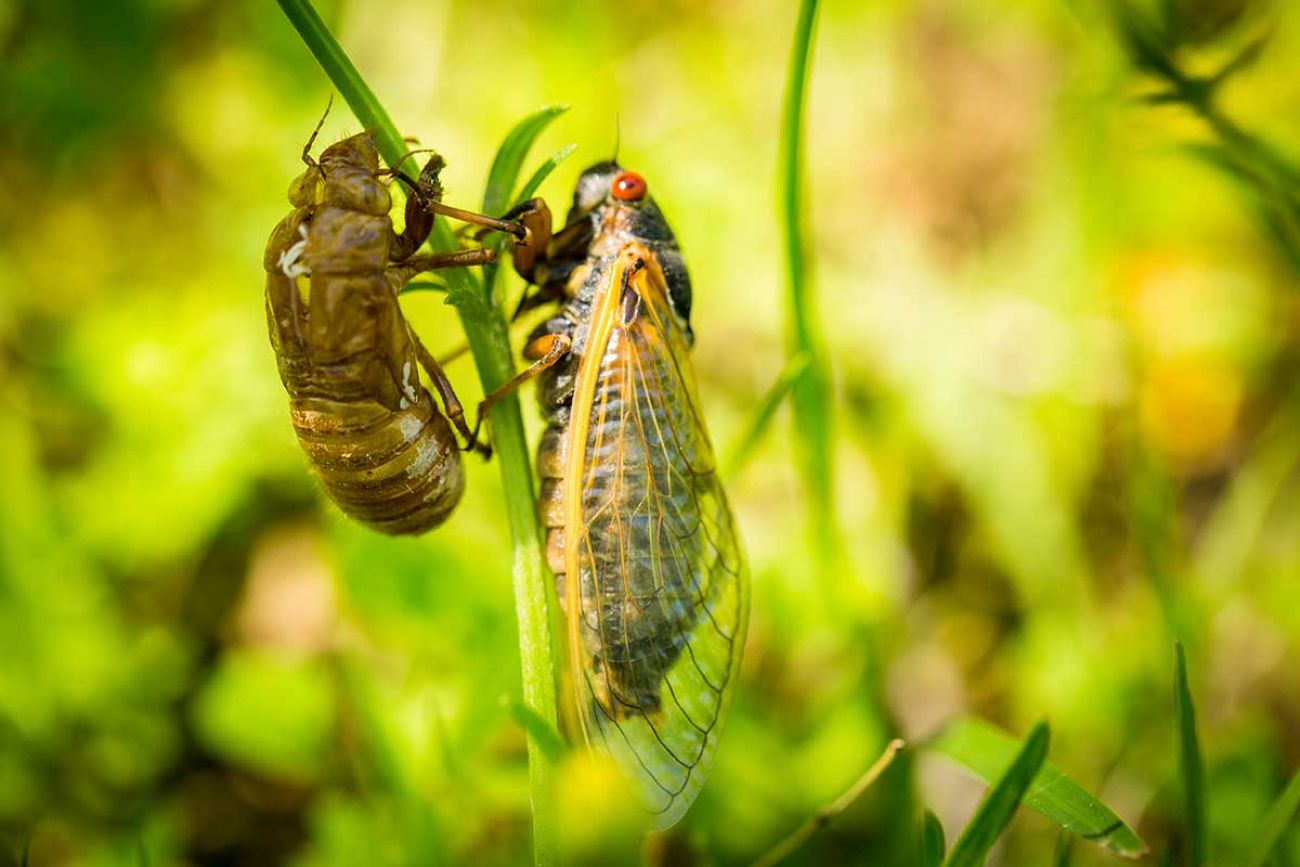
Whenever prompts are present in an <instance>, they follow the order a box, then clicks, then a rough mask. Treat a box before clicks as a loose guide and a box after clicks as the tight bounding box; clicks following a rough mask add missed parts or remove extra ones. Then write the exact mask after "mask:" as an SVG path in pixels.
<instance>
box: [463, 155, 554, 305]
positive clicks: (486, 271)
mask: <svg viewBox="0 0 1300 867" xmlns="http://www.w3.org/2000/svg"><path fill="white" fill-rule="evenodd" d="M512 134H513V133H512ZM502 148H503V149H504V148H505V144H502ZM577 149H578V146H577V145H575V144H570V145H565V146H564V147H562V148H560V149H559V150H558V151H556V152H555V153H553V154H551V155H550V156H549V157H548V158H547V159H546V161H545V162H544V163H542V164H541V165H540V166H538V167H537V171H535V172H533V174H532V177H530V178H529V179H528V181H527V183H525V184H524V185H523V187H521V188H520V190H519V194H518V195H517V196H515V198H514V201H513V202H512V203H511V207H514V206H515V205H518V204H520V203H521V202H523V201H524V200H526V199H530V198H532V196H533V194H534V193H536V192H537V189H538V188H539V187H540V186H541V185H542V181H544V180H546V178H547V177H548V176H549V175H550V174H551V172H553V171H555V169H556V167H557V166H558V165H559V164H560V163H562V162H564V161H565V160H566V159H568V158H569V154H571V153H573V152H574V151H575V150H577ZM510 183H511V184H513V183H514V181H513V179H512V180H511V181H510ZM489 213H490V212H489ZM508 241H509V238H507V237H506V236H505V235H502V234H500V233H494V234H492V235H490V236H489V237H488V239H487V241H486V242H485V246H488V247H491V248H492V249H493V250H496V251H497V253H500V252H501V251H502V250H504V249H505V247H506V243H507V242H508ZM498 268H499V263H498V262H493V263H491V264H488V265H484V266H483V282H484V284H485V285H487V287H488V289H489V290H492V289H494V288H495V286H496V279H497V269H498Z"/></svg>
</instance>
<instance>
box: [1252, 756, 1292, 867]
mask: <svg viewBox="0 0 1300 867" xmlns="http://www.w3.org/2000/svg"><path fill="white" fill-rule="evenodd" d="M1297 809H1300V771H1297V772H1296V774H1295V776H1293V777H1292V778H1291V782H1289V783H1287V785H1286V788H1285V789H1283V790H1282V794H1280V795H1278V797H1277V800H1276V801H1274V802H1273V806H1271V807H1269V808H1268V812H1267V813H1265V814H1264V823H1263V825H1262V826H1261V827H1260V829H1259V835H1258V836H1257V837H1256V838H1255V846H1254V848H1253V849H1251V851H1250V857H1249V858H1247V859H1246V867H1264V864H1265V863H1267V861H1268V856H1269V855H1270V854H1271V853H1272V851H1273V850H1274V849H1275V848H1276V847H1277V844H1278V841H1279V840H1281V839H1282V835H1283V834H1285V833H1286V830H1287V828H1289V827H1291V822H1292V821H1293V820H1294V819H1295V814H1296V810H1297Z"/></svg>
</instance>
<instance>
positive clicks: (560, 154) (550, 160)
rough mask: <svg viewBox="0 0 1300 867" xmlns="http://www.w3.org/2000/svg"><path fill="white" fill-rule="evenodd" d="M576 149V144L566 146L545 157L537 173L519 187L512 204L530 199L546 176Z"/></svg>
mask: <svg viewBox="0 0 1300 867" xmlns="http://www.w3.org/2000/svg"><path fill="white" fill-rule="evenodd" d="M577 149H578V146H577V145H576V144H567V145H565V146H564V147H562V148H560V149H559V150H558V151H556V152H555V153H553V154H551V155H550V156H549V157H547V159H546V162H544V163H542V164H541V165H540V166H538V167H537V171H535V172H533V175H532V177H530V178H529V179H528V183H526V184H524V185H523V186H522V187H520V189H519V195H517V196H515V201H514V204H516V205H518V204H521V203H522V202H523V201H524V200H525V199H530V198H532V196H533V193H536V192H537V188H538V187H540V186H541V185H542V181H544V180H546V178H547V176H548V175H550V173H551V172H553V171H555V167H556V166H558V165H559V164H560V163H562V162H564V161H565V160H567V159H568V158H569V155H570V154H572V153H573V152H574V151H576V150H577Z"/></svg>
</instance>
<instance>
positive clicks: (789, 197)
mask: <svg viewBox="0 0 1300 867" xmlns="http://www.w3.org/2000/svg"><path fill="white" fill-rule="evenodd" d="M816 23H817V0H801V2H800V4H799V16H798V19H797V23H796V25H795V36H794V47H793V49H792V51H791V52H790V70H789V78H788V79H787V84H786V92H785V107H784V110H783V112H782V120H781V145H780V160H781V162H780V182H781V194H780V204H781V213H782V217H783V225H784V230H785V232H784V233H785V254H786V256H785V258H786V289H787V296H788V300H787V305H786V317H787V326H786V328H787V332H788V336H787V342H788V348H787V354H788V356H789V357H790V358H794V357H796V356H798V355H804V356H807V358H808V367H807V369H806V370H805V371H804V374H803V375H802V376H800V377H799V379H798V380H797V381H796V382H795V383H794V394H793V400H794V411H795V413H794V414H795V430H796V432H797V434H798V442H799V452H800V463H801V472H802V475H803V483H804V488H805V490H806V491H807V495H808V500H809V509H810V514H809V521H810V523H811V530H812V534H813V538H814V541H815V546H816V547H815V550H816V552H817V555H818V557H819V560H820V564H819V565H820V567H821V571H822V574H823V577H824V576H825V575H827V574H829V571H830V568H831V565H832V564H833V562H834V560H835V558H836V555H837V553H838V551H839V534H838V532H837V530H836V523H835V508H834V486H833V484H832V480H833V478H834V467H833V462H832V459H831V455H832V443H833V430H832V418H831V405H832V401H831V380H830V365H829V363H828V361H827V357H826V351H825V345H826V341H825V338H824V337H823V335H822V330H821V324H820V322H819V321H818V319H817V314H816V309H815V306H814V299H813V289H812V285H811V281H810V280H809V279H808V263H807V249H808V242H807V239H806V231H805V227H804V154H803V139H804V131H803V119H804V105H805V103H806V102H807V97H808V69H809V67H810V65H811V59H812V41H813V33H814V30H815V28H816Z"/></svg>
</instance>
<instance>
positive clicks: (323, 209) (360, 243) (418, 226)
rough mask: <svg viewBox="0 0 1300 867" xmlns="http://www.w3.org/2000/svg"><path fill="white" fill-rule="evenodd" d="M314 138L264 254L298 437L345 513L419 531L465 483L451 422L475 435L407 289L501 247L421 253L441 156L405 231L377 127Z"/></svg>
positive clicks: (438, 518)
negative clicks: (422, 334)
mask: <svg viewBox="0 0 1300 867" xmlns="http://www.w3.org/2000/svg"><path fill="white" fill-rule="evenodd" d="M318 129H319V128H318ZM314 138H315V135H314V134H313V139H314ZM310 147H311V142H310V141H309V142H308V145H307V148H305V149H304V151H303V159H304V161H305V162H307V169H306V171H304V172H303V173H302V175H301V176H299V177H298V178H297V179H296V180H295V181H294V182H293V183H292V184H291V185H290V188H289V200H290V202H291V203H292V204H293V205H294V210H293V211H292V212H291V213H290V214H289V215H288V216H287V217H285V218H284V220H282V221H281V222H280V224H279V225H278V226H276V228H275V230H274V231H273V232H272V234H271V238H270V241H269V242H268V244H267V247H266V256H265V261H264V265H265V268H266V272H267V280H266V309H267V323H268V326H269V330H270V334H271V345H272V347H273V348H274V349H275V353H276V358H277V361H278V364H279V370H280V379H281V381H282V382H283V383H284V387H285V389H286V391H288V393H289V405H290V416H291V418H292V421H293V427H294V432H295V433H296V434H297V437H298V442H299V443H300V444H301V445H302V447H303V449H304V451H305V452H306V454H307V457H308V459H309V461H310V463H311V466H312V468H313V470H314V471H315V473H316V475H317V476H318V477H319V479H320V481H321V484H322V486H323V487H324V489H325V491H326V493H327V494H328V495H329V497H330V498H331V499H332V500H334V502H335V503H337V504H338V506H339V507H340V508H341V509H342V510H343V511H344V512H346V513H347V514H348V515H350V516H351V517H353V518H355V519H356V520H358V521H360V522H362V523H364V524H366V525H368V526H370V527H372V528H374V529H376V530H379V531H381V532H384V533H390V534H407V533H421V532H424V531H425V530H428V529H431V528H432V527H436V526H437V525H438V524H440V523H442V521H444V520H445V519H446V518H447V516H448V515H449V514H450V513H451V511H452V509H453V508H455V506H456V503H457V502H458V501H459V500H460V496H461V492H462V490H463V489H464V476H463V473H462V467H461V458H460V447H459V445H458V443H457V440H456V437H455V434H453V432H452V425H455V427H456V428H457V430H459V432H460V433H461V434H462V436H464V437H465V438H466V439H467V440H468V441H470V443H471V444H472V442H473V437H472V435H471V433H470V431H469V429H468V426H467V425H466V423H465V416H464V412H463V411H462V410H461V405H460V402H459V401H458V400H457V398H456V394H455V392H454V391H453V389H452V387H451V384H450V382H449V381H448V380H447V377H446V375H445V374H444V373H443V371H442V369H441V368H440V367H439V366H438V364H437V362H436V361H435V360H434V359H433V357H432V356H431V355H430V354H429V353H428V351H427V350H425V348H424V346H423V345H422V344H421V342H420V340H419V339H418V337H417V336H416V335H415V333H414V332H413V331H412V330H411V327H410V325H409V324H408V323H407V321H406V318H405V317H404V316H403V315H402V310H401V308H400V307H399V305H398V290H399V289H400V288H401V287H402V286H403V285H404V284H405V283H406V282H407V281H409V280H410V279H411V277H413V276H414V275H415V274H417V273H420V272H421V271H426V270H430V269H433V268H441V267H453V266H459V265H468V264H476V263H482V262H485V261H490V260H491V258H492V253H491V252H490V251H487V250H465V251H460V252H457V253H450V254H445V255H416V252H415V251H416V250H417V249H418V248H419V246H420V245H421V243H423V241H424V240H425V238H426V237H427V236H428V235H429V232H430V230H431V228H432V225H433V213H432V212H431V211H430V209H429V208H430V206H431V205H433V204H434V203H436V201H437V199H438V197H439V196H440V195H441V188H440V186H439V185H438V171H439V170H440V169H441V167H442V160H441V157H438V156H436V155H435V156H433V157H432V158H431V159H430V160H429V162H428V164H427V165H426V166H425V169H424V171H423V172H421V174H420V177H419V180H418V181H414V182H409V181H408V182H409V183H411V185H412V186H413V187H414V189H413V190H412V191H411V195H410V196H409V197H408V199H407V206H406V224H405V227H404V228H403V231H402V232H401V233H397V232H396V231H394V228H393V223H392V220H391V219H390V217H389V211H390V210H391V207H392V199H391V197H390V195H389V192H388V188H387V185H386V183H385V180H384V178H383V174H384V173H381V172H380V170H379V157H378V152H377V151H376V148H375V144H374V141H373V140H372V138H371V136H370V135H369V134H367V133H362V134H359V135H355V136H352V137H350V138H346V139H344V140H342V141H340V142H338V143H336V144H333V145H331V146H329V147H327V148H326V149H325V150H324V151H323V152H322V153H321V155H320V158H319V160H318V161H316V160H312V159H311V158H310V156H309V155H308V154H309V151H310ZM304 289H305V290H306V292H305V296H304V292H303V290H304ZM420 367H423V368H424V370H425V372H426V373H427V375H428V376H429V379H430V381H431V382H432V384H433V385H434V387H435V388H436V389H437V391H438V393H439V395H440V396H441V398H442V401H443V406H444V408H445V410H446V415H444V414H443V412H441V411H440V410H439V409H438V407H437V406H436V405H435V403H434V401H433V398H432V397H431V396H430V394H429V392H428V390H427V389H426V388H425V387H424V386H423V384H422V383H421V382H420V376H419V372H418V369H419V368H420ZM449 420H450V423H449Z"/></svg>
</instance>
